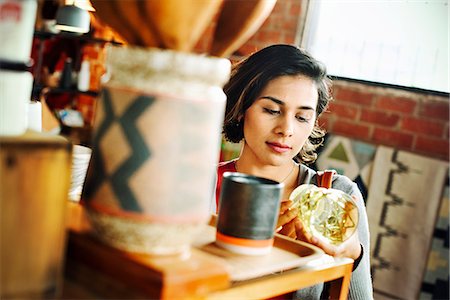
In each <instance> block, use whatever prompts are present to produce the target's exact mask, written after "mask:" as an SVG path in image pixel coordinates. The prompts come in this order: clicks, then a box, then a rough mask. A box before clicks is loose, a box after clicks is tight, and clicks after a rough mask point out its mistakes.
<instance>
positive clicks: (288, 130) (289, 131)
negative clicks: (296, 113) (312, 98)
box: [277, 117, 294, 136]
mask: <svg viewBox="0 0 450 300" xmlns="http://www.w3.org/2000/svg"><path fill="white" fill-rule="evenodd" d="M277 133H278V134H280V135H283V136H291V135H293V134H294V121H293V120H291V118H288V117H284V118H280V121H279V123H278V126H277Z"/></svg>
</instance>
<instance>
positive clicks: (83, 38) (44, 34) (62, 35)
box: [34, 30, 122, 45]
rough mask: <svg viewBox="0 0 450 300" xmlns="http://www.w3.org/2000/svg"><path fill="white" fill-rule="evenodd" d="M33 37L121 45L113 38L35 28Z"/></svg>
mask: <svg viewBox="0 0 450 300" xmlns="http://www.w3.org/2000/svg"><path fill="white" fill-rule="evenodd" d="M34 37H35V38H39V39H42V40H44V39H52V38H56V37H58V38H64V39H72V40H77V41H80V42H87V43H97V44H106V43H111V44H114V45H122V43H120V42H116V41H114V40H104V39H99V38H93V37H91V36H89V35H88V34H72V33H65V32H59V33H53V32H47V31H39V30H36V31H35V32H34Z"/></svg>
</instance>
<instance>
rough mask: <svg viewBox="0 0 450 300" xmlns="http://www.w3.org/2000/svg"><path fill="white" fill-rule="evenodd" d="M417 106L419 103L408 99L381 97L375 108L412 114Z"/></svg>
mask: <svg viewBox="0 0 450 300" xmlns="http://www.w3.org/2000/svg"><path fill="white" fill-rule="evenodd" d="M416 106H417V101H416V100H412V99H410V98H406V97H391V96H381V97H380V98H378V100H377V101H376V103H375V107H376V108H378V109H383V110H391V111H396V112H401V113H406V114H410V113H412V112H413V111H414V109H415V108H416Z"/></svg>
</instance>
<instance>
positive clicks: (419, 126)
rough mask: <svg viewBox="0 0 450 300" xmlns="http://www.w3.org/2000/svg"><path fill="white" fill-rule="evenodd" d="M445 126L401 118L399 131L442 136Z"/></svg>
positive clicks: (440, 123) (427, 121)
mask: <svg viewBox="0 0 450 300" xmlns="http://www.w3.org/2000/svg"><path fill="white" fill-rule="evenodd" d="M445 126H446V124H445V123H443V122H436V121H429V120H427V119H419V118H410V117H406V118H403V120H402V122H401V129H402V130H406V131H411V132H415V133H421V134H425V135H432V136H442V135H443V134H444V131H445Z"/></svg>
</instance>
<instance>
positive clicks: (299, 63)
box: [216, 45, 373, 300]
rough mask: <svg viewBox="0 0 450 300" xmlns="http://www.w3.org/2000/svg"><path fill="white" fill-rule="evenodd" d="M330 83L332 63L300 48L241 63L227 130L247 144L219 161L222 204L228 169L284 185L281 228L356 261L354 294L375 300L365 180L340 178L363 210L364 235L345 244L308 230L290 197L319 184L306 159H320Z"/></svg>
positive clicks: (316, 290) (339, 184)
mask: <svg viewBox="0 0 450 300" xmlns="http://www.w3.org/2000/svg"><path fill="white" fill-rule="evenodd" d="M330 84H331V82H330V80H329V79H328V78H327V75H326V70H325V67H324V66H323V65H322V64H320V63H319V62H318V61H316V60H315V59H314V58H313V57H311V56H310V55H309V54H308V53H306V52H305V51H303V50H301V49H298V48H296V47H294V46H289V45H273V46H269V47H267V48H264V49H262V50H260V51H258V52H256V53H254V54H253V55H251V56H249V57H248V58H246V59H244V60H243V61H241V62H240V63H238V64H237V65H235V67H234V69H233V71H232V73H231V78H230V80H229V82H228V83H227V84H226V85H225V87H224V91H225V94H226V95H227V107H226V114H225V121H224V127H223V128H224V135H225V138H226V139H227V140H229V141H231V142H235V143H237V142H240V141H242V140H243V148H242V151H241V154H240V156H239V158H238V159H235V160H232V161H229V162H225V163H221V164H220V165H219V168H218V172H217V173H218V180H217V187H216V198H217V199H216V201H218V197H219V195H220V186H221V183H222V175H223V173H224V172H226V171H232V172H241V173H246V174H251V175H255V176H259V177H265V178H269V179H272V180H276V181H279V182H283V183H284V185H285V188H284V197H283V199H285V200H284V201H283V202H282V205H281V208H280V216H279V220H278V228H279V229H278V230H279V231H278V232H279V233H282V234H284V235H287V236H290V237H292V238H296V239H301V240H305V241H307V242H310V243H312V244H315V245H316V246H319V247H320V248H322V249H323V250H324V251H325V252H326V253H328V254H330V255H332V256H336V257H338V256H345V257H350V258H352V259H354V260H355V264H354V271H353V274H352V279H351V283H350V292H349V299H364V300H366V299H372V298H373V292H372V281H371V275H370V262H369V250H370V247H369V241H370V239H369V230H368V222H367V214H366V210H365V206H364V202H363V199H362V196H361V193H360V191H359V190H358V187H357V185H356V184H355V183H353V182H352V181H351V180H350V179H348V178H347V177H345V176H341V175H335V176H334V177H333V183H332V187H333V188H335V189H340V190H342V191H344V192H346V193H348V194H350V195H352V197H353V198H354V200H355V201H356V203H357V204H358V210H359V213H360V219H359V223H358V230H357V234H354V235H353V236H352V237H351V238H350V239H349V240H347V241H345V242H344V243H343V244H341V245H340V246H339V247H337V246H334V245H331V244H328V243H324V242H321V241H319V240H318V239H317V238H315V237H311V236H309V235H307V234H305V232H304V230H303V228H302V224H301V222H300V220H299V219H298V217H297V214H298V211H297V209H295V208H290V206H291V204H292V203H291V202H290V201H288V200H287V199H288V198H289V195H290V193H291V192H292V191H293V190H294V189H295V188H296V187H297V186H299V185H300V184H303V183H309V182H311V183H315V182H316V181H315V180H316V172H315V171H313V170H312V169H310V168H309V167H307V166H306V165H305V164H307V163H311V162H313V161H314V160H315V159H316V157H317V155H316V153H315V149H316V148H317V147H318V146H319V145H320V144H321V143H322V141H323V136H324V134H325V133H324V131H323V130H321V129H320V128H319V126H318V122H317V119H318V117H319V116H320V115H321V114H322V113H323V112H324V111H325V109H326V108H327V106H328V102H329V101H330V99H331V96H330V94H329V89H330ZM321 289H322V285H320V286H315V287H311V288H308V289H303V290H301V291H298V292H297V296H299V297H301V298H313V299H314V298H319V297H320V293H321Z"/></svg>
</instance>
